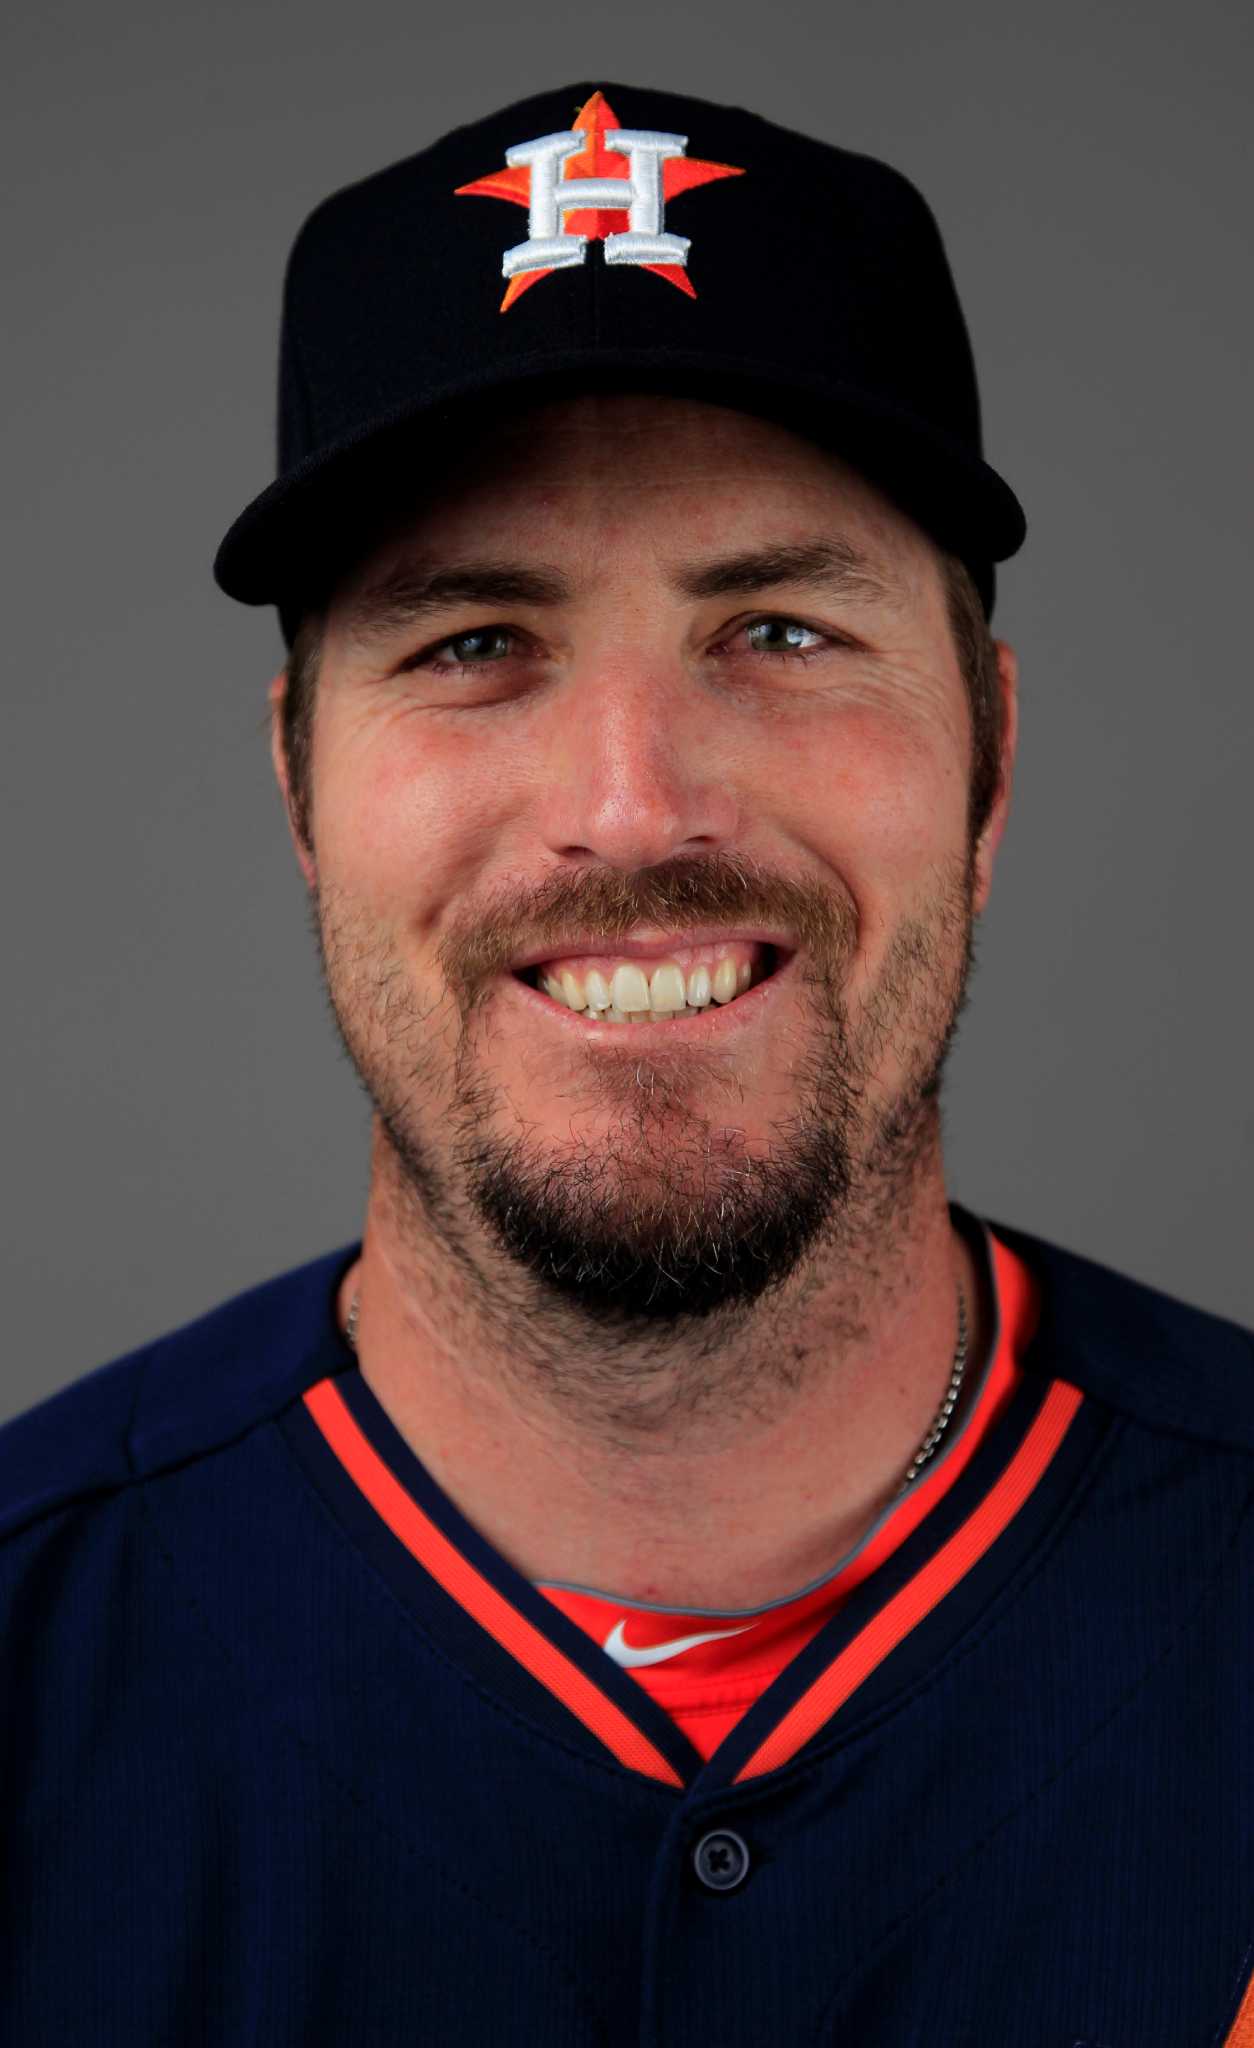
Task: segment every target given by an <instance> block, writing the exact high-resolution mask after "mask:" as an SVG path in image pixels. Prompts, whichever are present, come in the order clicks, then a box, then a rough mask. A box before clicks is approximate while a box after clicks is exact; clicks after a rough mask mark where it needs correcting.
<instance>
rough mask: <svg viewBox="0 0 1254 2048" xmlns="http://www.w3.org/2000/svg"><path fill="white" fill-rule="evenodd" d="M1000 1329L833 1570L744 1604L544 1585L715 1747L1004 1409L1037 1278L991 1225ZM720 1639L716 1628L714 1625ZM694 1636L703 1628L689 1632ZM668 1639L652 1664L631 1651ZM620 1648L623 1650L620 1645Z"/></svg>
mask: <svg viewBox="0 0 1254 2048" xmlns="http://www.w3.org/2000/svg"><path fill="white" fill-rule="evenodd" d="M987 1235H988V1242H989V1246H990V1249H991V1254H992V1257H991V1265H992V1274H991V1278H992V1287H993V1302H994V1310H995V1314H994V1329H995V1333H996V1334H995V1340H994V1345H993V1352H992V1356H991V1357H990V1359H989V1361H988V1364H987V1367H986V1369H985V1372H984V1375H983V1378H982V1380H981V1381H980V1383H979V1385H978V1386H977V1387H976V1388H975V1389H974V1390H973V1394H972V1397H971V1400H970V1405H969V1406H967V1407H966V1408H965V1411H964V1410H963V1409H961V1408H960V1409H959V1411H958V1413H957V1414H956V1415H955V1417H954V1422H953V1423H951V1425H950V1429H951V1432H955V1433H953V1434H951V1436H950V1441H949V1442H948V1444H942V1446H941V1448H939V1449H938V1451H937V1453H936V1456H935V1458H934V1460H933V1461H932V1463H930V1464H929V1465H927V1466H926V1467H925V1468H924V1470H923V1472H922V1473H921V1474H920V1475H919V1477H918V1478H917V1479H916V1480H915V1482H914V1484H913V1486H912V1487H911V1488H910V1490H909V1492H908V1493H905V1494H903V1495H902V1497H901V1499H900V1500H899V1501H897V1502H896V1503H895V1504H893V1505H890V1506H889V1507H888V1508H887V1509H886V1510H885V1512H884V1513H883V1515H882V1516H881V1517H880V1519H879V1520H878V1521H877V1522H876V1523H874V1524H873V1525H872V1527H871V1528H870V1529H869V1530H868V1532H867V1534H866V1535H865V1536H864V1537H863V1538H862V1540H861V1542H860V1543H859V1544H858V1545H857V1546H856V1547H855V1548H854V1549H853V1550H852V1551H850V1552H849V1553H848V1555H847V1556H846V1557H844V1558H842V1559H841V1561H840V1563H839V1564H837V1565H836V1566H835V1567H834V1569H833V1570H832V1571H831V1572H830V1573H829V1574H828V1576H827V1577H826V1578H824V1579H822V1580H821V1581H820V1582H819V1583H818V1584H817V1585H812V1586H809V1587H807V1588H805V1589H804V1590H803V1591H801V1592H800V1593H798V1594H797V1595H796V1596H795V1597H794V1598H792V1599H789V1600H782V1601H777V1602H775V1603H773V1604H772V1605H770V1606H769V1607H764V1608H757V1609H751V1610H742V1611H741V1612H739V1613H726V1614H711V1613H709V1612H705V1613H694V1612H693V1611H692V1610H691V1609H689V1610H687V1611H682V1610H679V1611H677V1610H670V1609H665V1610H663V1609H659V1608H655V1607H641V1606H638V1605H636V1604H635V1603H633V1602H632V1601H630V1600H619V1599H615V1598H614V1597H613V1595H610V1594H601V1593H595V1592H590V1591H585V1590H582V1589H578V1590H577V1589H574V1588H571V1587H567V1586H541V1587H540V1589H539V1590H540V1591H541V1592H542V1593H544V1594H545V1595H546V1597H547V1598H548V1599H550V1600H551V1601H552V1602H553V1605H554V1606H555V1607H558V1608H560V1609H561V1611H562V1613H563V1614H565V1615H567V1616H568V1617H569V1618H570V1620H572V1621H574V1622H576V1623H577V1624H578V1625H579V1627H581V1628H583V1629H585V1630H586V1631H587V1633H588V1634H589V1635H590V1636H591V1637H592V1638H593V1640H594V1641H595V1642H597V1643H600V1644H601V1645H602V1647H605V1648H608V1646H609V1645H610V1644H611V1643H612V1644H613V1646H614V1648H615V1649H616V1650H617V1651H618V1655H617V1657H616V1661H617V1662H619V1663H622V1664H624V1665H625V1668H627V1669H628V1670H630V1671H631V1674H632V1676H633V1678H635V1679H636V1680H637V1681H638V1682H639V1684H640V1685H642V1686H643V1687H644V1689H645V1691H646V1692H647V1693H649V1695H650V1696H651V1697H652V1698H653V1699H654V1700H656V1702H657V1703H658V1705H659V1706H660V1707H663V1708H664V1709H665V1711H666V1712H667V1713H668V1714H669V1715H670V1716H671V1717H672V1719H673V1720H675V1721H677V1722H678V1724H679V1726H680V1727H681V1728H682V1729H683V1731H684V1733H685V1735H687V1736H688V1738H689V1740H690V1741H691V1742H692V1743H693V1745H694V1747H695V1748H696V1749H697V1750H698V1751H699V1752H700V1754H701V1755H702V1756H703V1757H710V1756H712V1755H713V1753H714V1751H715V1750H716V1749H717V1748H718V1745H719V1743H720V1742H721V1741H722V1740H723V1738H724V1736H725V1735H726V1734H727V1733H728V1731H729V1730H730V1729H732V1728H734V1727H735V1725H736V1722H737V1721H738V1720H739V1719H740V1717H741V1715H742V1714H744V1713H745V1712H746V1710H747V1709H748V1708H749V1707H751V1706H752V1705H753V1702H754V1701H755V1700H756V1699H757V1698H758V1697H759V1695H760V1694H761V1693H763V1692H765V1690H766V1688H767V1686H768V1685H770V1684H771V1683H772V1681H773V1680H774V1679H775V1678H777V1677H778V1676H779V1673H780V1672H781V1671H782V1670H783V1668H784V1666H785V1665H786V1664H787V1663H789V1662H790V1661H791V1659H792V1658H793V1657H795V1656H796V1655H797V1653H798V1651H799V1650H802V1649H804V1648H805V1645H806V1644H807V1643H808V1642H809V1641H810V1639H811V1637H812V1636H814V1635H816V1634H817V1633H818V1631H819V1629H821V1628H822V1627H823V1625H824V1623H825V1622H826V1621H828V1620H830V1618H831V1616H832V1615H833V1614H835V1613H836V1612H837V1610H838V1609H839V1608H840V1607H842V1606H843V1605H844V1603H845V1601H846V1600H847V1599H848V1598H849V1595H850V1594H851V1593H852V1592H853V1590H854V1588H855V1587H856V1586H859V1585H861V1584H862V1582H863V1580H864V1579H866V1578H868V1577H869V1576H870V1574H871V1573H872V1572H873V1571H875V1570H876V1569H877V1567H878V1566H879V1565H882V1564H883V1563H884V1561H885V1559H886V1558H889V1557H891V1556H892V1554H893V1552H894V1551H895V1550H896V1549H897V1548H898V1546H899V1545H900V1544H902V1543H904V1542H905V1540H906V1538H907V1536H909V1535H911V1534H912V1533H913V1531H914V1530H915V1529H917V1528H918V1526H919V1524H920V1523H921V1522H922V1521H923V1519H924V1517H925V1516H926V1515H927V1514H929V1513H930V1511H931V1510H932V1509H933V1508H934V1507H935V1506H936V1504H937V1502H938V1501H940V1500H942V1499H943V1498H944V1496H945V1494H946V1493H947V1492H948V1491H949V1488H950V1487H951V1486H952V1485H953V1483H954V1481H955V1480H956V1479H957V1477H958V1475H959V1473H960V1472H962V1471H963V1470H964V1468H965V1467H966V1466H967V1464H968V1463H969V1462H970V1460H971V1458H972V1457H973V1456H974V1455H975V1452H976V1451H977V1450H978V1448H979V1446H980V1444H981V1443H982V1442H983V1440H984V1438H985V1437H986V1436H987V1435H988V1433H989V1431H990V1430H991V1429H992V1428H993V1426H994V1425H995V1424H996V1423H997V1421H998V1420H999V1419H1000V1417H1001V1416H1002V1415H1003V1414H1004V1412H1005V1409H1006V1407H1007V1404H1008V1403H1009V1401H1010V1398H1011V1396H1012V1394H1013V1393H1014V1390H1015V1388H1016V1386H1017V1385H1018V1381H1019V1375H1020V1369H1021V1368H1020V1364H1019V1361H1020V1359H1021V1358H1022V1355H1023V1352H1024V1350H1025V1348H1026V1346H1027V1345H1028V1343H1029V1342H1030V1340H1031V1336H1032V1332H1033V1330H1034V1329H1035V1327H1036V1319H1037V1315H1038V1313H1039V1308H1040V1302H1039V1294H1038V1289H1037V1286H1036V1283H1035V1281H1034V1280H1033V1278H1032V1275H1031V1274H1030V1273H1029V1271H1028V1269H1027V1267H1026V1266H1025V1265H1024V1264H1023V1262H1022V1260H1020V1259H1018V1258H1016V1257H1015V1255H1014V1253H1013V1252H1011V1251H1010V1250H1008V1248H1007V1247H1006V1246H1005V1245H1004V1244H1002V1243H1001V1242H1000V1240H999V1239H998V1238H996V1237H994V1235H993V1233H992V1232H991V1231H989V1232H988V1233H987ZM712 1636H713V1637H714V1638H715V1640H709V1638H710V1637H712ZM688 1637H702V1638H705V1640H702V1641H699V1642H692V1643H687V1644H685V1642H684V1639H685V1638H688ZM650 1649H652V1650H658V1649H662V1650H664V1651H665V1655H664V1656H663V1657H662V1658H661V1659H660V1660H659V1661H656V1662H653V1663H649V1664H633V1663H631V1661H630V1657H631V1653H632V1652H633V1651H634V1652H637V1653H639V1652H641V1651H648V1650H650ZM624 1653H625V1654H624Z"/></svg>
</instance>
